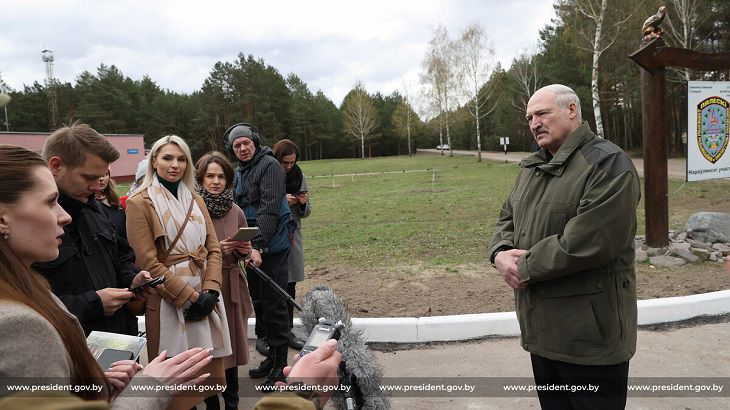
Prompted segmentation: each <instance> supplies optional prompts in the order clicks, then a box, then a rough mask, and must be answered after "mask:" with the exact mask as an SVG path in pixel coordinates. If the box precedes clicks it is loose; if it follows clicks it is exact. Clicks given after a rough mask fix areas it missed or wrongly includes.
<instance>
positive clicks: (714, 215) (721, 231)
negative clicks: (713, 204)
mask: <svg viewBox="0 0 730 410" xmlns="http://www.w3.org/2000/svg"><path fill="white" fill-rule="evenodd" d="M687 236H689V237H690V238H692V239H696V240H698V241H702V242H706V243H715V242H730V214H726V213H723V212H697V213H696V214H694V215H692V216H690V217H689V220H688V221H687Z"/></svg>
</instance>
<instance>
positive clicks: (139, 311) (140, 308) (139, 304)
mask: <svg viewBox="0 0 730 410" xmlns="http://www.w3.org/2000/svg"><path fill="white" fill-rule="evenodd" d="M194 206H195V198H193V199H192V200H191V201H190V208H188V214H187V215H186V216H185V220H184V221H183V224H182V226H180V229H179V230H178V231H177V236H175V239H174V240H173V241H172V242H171V243H170V246H169V247H168V248H167V250H166V251H165V253H164V254H162V256H158V257H157V260H158V261H160V263H161V264H163V265H164V264H165V259H167V257H168V256H170V253H171V252H172V248H174V247H175V244H176V243H177V241H178V240H179V239H180V237H181V236H182V234H183V231H184V230H185V227H186V226H187V225H188V221H189V220H190V215H192V214H193V207H194ZM146 307H147V301H146V300H133V301H131V302H128V303H127V310H129V311H130V312H131V313H132V314H133V315H135V316H140V315H143V314H144V312H145V309H146Z"/></svg>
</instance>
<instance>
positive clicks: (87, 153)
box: [33, 123, 154, 336]
mask: <svg viewBox="0 0 730 410" xmlns="http://www.w3.org/2000/svg"><path fill="white" fill-rule="evenodd" d="M43 157H44V158H45V159H46V161H48V165H49V167H50V169H51V173H52V174H53V177H54V179H55V180H56V185H57V186H58V191H59V193H60V195H59V198H58V202H59V204H60V205H61V207H63V209H64V210H65V211H66V212H68V214H69V215H71V218H72V221H71V223H70V224H68V225H66V226H65V227H64V232H65V235H64V236H63V239H62V243H61V246H60V247H59V256H58V258H57V259H56V260H55V261H53V262H47V263H36V264H34V265H33V267H34V268H35V269H36V270H37V271H38V272H40V273H41V274H42V275H43V276H44V277H45V278H46V279H47V280H48V282H49V283H50V285H51V290H52V291H53V293H54V294H56V296H58V297H59V299H61V301H62V302H63V303H64V305H66V308H67V309H68V310H69V312H71V313H72V314H73V315H74V316H76V317H77V318H78V319H79V322H80V323H81V326H82V327H83V329H84V332H85V333H86V334H87V335H88V334H89V333H91V331H92V330H100V331H105V332H112V333H124V334H128V335H135V336H136V335H137V317H136V316H135V315H133V314H132V313H131V312H130V311H129V310H128V309H127V307H126V304H127V302H129V300H130V299H131V298H132V297H134V296H135V295H136V296H137V299H144V298H146V296H147V295H148V294H149V293H148V292H154V290H151V289H149V288H146V289H141V290H140V291H139V292H136V293H135V292H130V291H129V289H128V288H129V287H132V286H137V285H140V284H142V283H144V282H146V281H148V280H150V279H151V277H150V274H149V273H148V272H146V271H141V272H140V271H139V268H138V267H137V266H136V265H134V251H133V250H132V248H131V247H130V246H129V244H128V243H127V240H126V239H124V238H123V237H121V236H119V235H117V230H116V228H115V226H114V225H113V224H112V223H111V222H110V221H109V219H108V218H107V217H106V214H105V213H104V211H103V209H102V207H101V205H100V204H99V203H98V202H96V200H95V199H94V192H95V191H97V190H98V189H99V177H102V176H104V174H105V173H106V170H107V169H108V168H109V164H111V163H112V162H114V161H116V160H117V159H118V158H119V152H118V151H117V150H116V148H114V146H113V145H112V144H111V143H110V142H109V141H108V140H107V139H106V138H105V137H104V136H102V135H101V134H99V133H98V132H96V131H95V130H94V129H93V128H91V127H89V126H88V125H86V124H79V123H75V124H72V125H70V126H64V127H61V128H59V129H58V130H56V131H55V132H54V133H52V134H51V135H50V136H49V137H48V139H47V140H46V142H45V145H44V146H43Z"/></svg>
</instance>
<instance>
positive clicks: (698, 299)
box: [139, 290, 730, 343]
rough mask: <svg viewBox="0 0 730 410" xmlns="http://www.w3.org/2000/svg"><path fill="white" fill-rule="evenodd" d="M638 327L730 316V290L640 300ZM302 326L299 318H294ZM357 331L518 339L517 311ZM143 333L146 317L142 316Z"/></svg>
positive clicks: (390, 321)
mask: <svg viewBox="0 0 730 410" xmlns="http://www.w3.org/2000/svg"><path fill="white" fill-rule="evenodd" d="M637 306H638V310H639V317H638V323H639V325H650V324H656V323H666V322H677V321H680V320H686V319H691V318H693V317H697V316H703V315H721V314H725V313H730V290H721V291H717V292H710V293H701V294H698V295H690V296H678V297H670V298H660V299H646V300H639V301H638V303H637ZM255 324H256V319H254V318H251V319H249V320H248V336H249V338H251V339H255V338H256V334H255V333H254V326H255ZM294 324H295V326H296V325H299V324H301V322H300V321H299V319H294ZM352 325H353V327H354V328H357V329H362V331H363V337H364V339H365V340H366V341H368V342H386V343H423V342H443V341H457V340H468V339H476V338H481V337H487V336H518V335H519V334H520V327H519V325H518V323H517V315H516V314H515V312H497V313H481V314H470V315H453V316H429V317H393V318H353V319H352ZM139 328H140V330H144V316H139Z"/></svg>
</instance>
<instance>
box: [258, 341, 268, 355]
mask: <svg viewBox="0 0 730 410" xmlns="http://www.w3.org/2000/svg"><path fill="white" fill-rule="evenodd" d="M256 351H257V352H259V353H261V354H262V355H264V356H268V355H269V344H268V343H266V339H256Z"/></svg>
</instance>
